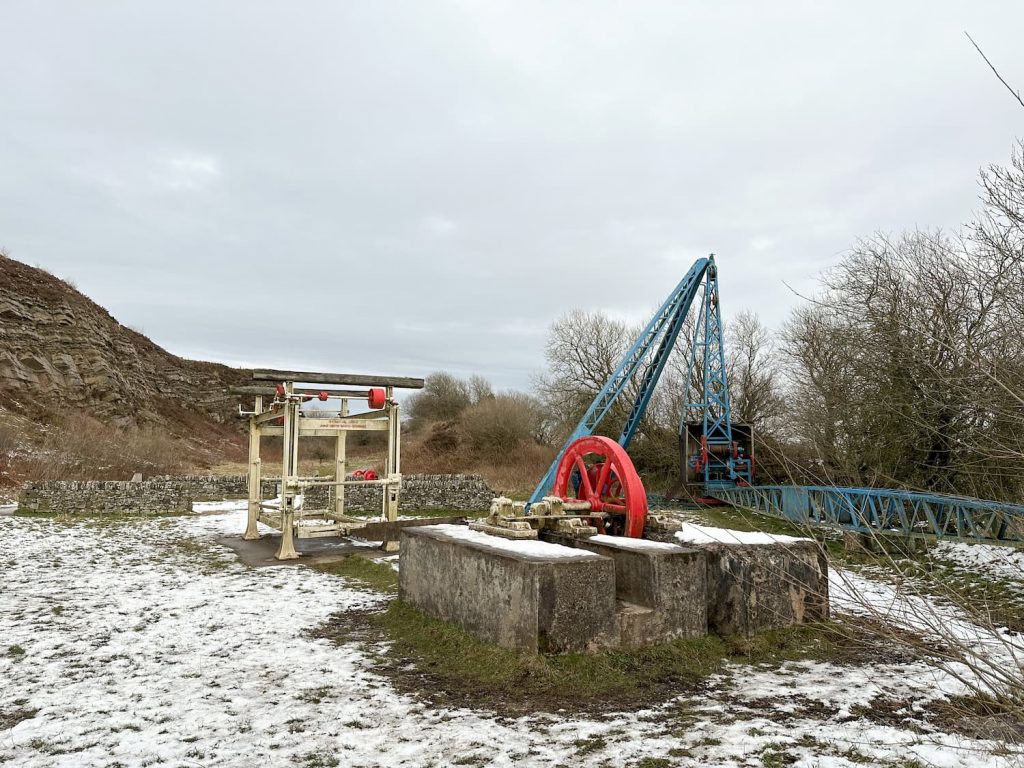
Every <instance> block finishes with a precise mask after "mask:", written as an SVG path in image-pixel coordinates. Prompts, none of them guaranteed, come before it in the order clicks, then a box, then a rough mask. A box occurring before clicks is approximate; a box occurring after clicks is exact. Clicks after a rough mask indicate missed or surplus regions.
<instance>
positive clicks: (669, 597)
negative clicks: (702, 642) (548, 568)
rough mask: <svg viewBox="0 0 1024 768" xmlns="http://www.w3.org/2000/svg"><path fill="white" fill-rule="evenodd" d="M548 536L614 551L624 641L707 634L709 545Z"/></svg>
mask: <svg viewBox="0 0 1024 768" xmlns="http://www.w3.org/2000/svg"><path fill="white" fill-rule="evenodd" d="M543 537H544V539H545V540H546V541H551V542H557V543H560V544H564V545H566V546H571V547H577V548H580V549H586V550H587V551H590V552H594V553H596V554H599V555H603V556H604V557H609V558H611V560H612V562H614V563H615V597H616V598H617V599H618V600H619V601H620V606H619V622H620V632H621V642H622V645H623V646H625V647H639V646H644V645H652V644H655V643H664V642H668V641H670V640H674V639H676V638H680V637H703V636H704V635H706V634H707V631H708V622H707V610H708V609H707V606H708V600H707V565H706V556H705V553H704V551H703V550H701V549H698V548H696V547H688V546H680V545H676V544H673V543H662V542H657V541H648V540H646V539H628V538H621V537H618V536H591V537H589V538H585V537H583V538H574V537H569V536H560V535H558V534H553V533H550V532H544V534H543ZM640 609H645V610H640Z"/></svg>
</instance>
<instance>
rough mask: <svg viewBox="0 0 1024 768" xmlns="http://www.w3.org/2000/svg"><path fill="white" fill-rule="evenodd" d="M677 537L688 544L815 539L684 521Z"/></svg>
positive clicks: (756, 542) (764, 542)
mask: <svg viewBox="0 0 1024 768" xmlns="http://www.w3.org/2000/svg"><path fill="white" fill-rule="evenodd" d="M676 538H677V539H679V540H680V541H685V542H687V543H688V544H787V543H792V542H797V541H813V539H804V538H799V537H796V536H782V535H780V534H775V533H764V532H762V531H733V530H730V529H729V528H712V527H710V526H705V525H694V524H693V523H683V527H682V530H679V531H676Z"/></svg>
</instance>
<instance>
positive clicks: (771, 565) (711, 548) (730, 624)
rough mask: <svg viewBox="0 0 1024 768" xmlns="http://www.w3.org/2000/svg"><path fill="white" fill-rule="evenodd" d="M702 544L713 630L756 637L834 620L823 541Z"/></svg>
mask: <svg viewBox="0 0 1024 768" xmlns="http://www.w3.org/2000/svg"><path fill="white" fill-rule="evenodd" d="M700 546H701V547H702V548H703V549H704V550H705V552H706V553H707V584H708V627H709V629H711V630H712V631H713V632H715V633H717V634H719V635H753V634H756V633H757V632H763V631H765V630H769V629H778V628H781V627H788V626H792V625H794V624H802V623H804V622H807V621H817V620H822V619H827V618H828V615H829V608H828V561H827V560H826V558H825V554H824V552H822V551H821V548H820V547H819V546H818V544H817V543H815V542H813V541H795V542H785V543H772V544H703V545H700Z"/></svg>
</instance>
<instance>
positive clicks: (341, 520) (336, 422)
mask: <svg viewBox="0 0 1024 768" xmlns="http://www.w3.org/2000/svg"><path fill="white" fill-rule="evenodd" d="M253 379H254V380H256V381H262V382H273V383H274V386H270V387H266V386H263V387H260V386H256V387H246V388H242V389H238V390H235V391H236V392H238V393H239V394H252V395H255V396H256V397H255V406H254V408H253V410H252V411H249V412H245V413H241V412H240V413H241V415H247V416H249V473H248V475H249V477H248V481H249V516H248V524H247V527H246V530H245V534H244V536H243V538H245V539H250V540H251V539H258V538H260V533H259V530H258V528H257V525H256V523H257V522H261V523H263V524H264V525H267V526H269V527H271V528H274V529H276V530H279V531H280V532H281V543H280V547H279V549H278V551H277V554H276V555H275V557H276V558H277V559H278V560H291V559H294V558H297V557H298V556H299V555H298V553H297V552H296V551H295V545H294V539H296V538H316V537H325V536H326V537H330V536H344V535H347V534H348V533H350V532H351V531H352V530H355V529H358V528H362V527H365V526H366V525H367V523H368V522H370V521H369V520H368V519H367V518H365V517H353V516H351V515H347V514H346V513H345V488H346V486H353V485H359V486H367V485H378V486H380V488H381V493H382V501H381V517H380V519H381V520H386V521H388V522H395V521H396V520H397V518H398V496H399V492H400V491H401V487H402V474H401V461H400V456H401V419H400V418H399V410H398V402H397V401H396V400H395V398H394V389H395V387H402V388H409V389H421V388H422V387H423V384H424V382H423V379H412V378H404V377H395V376H362V375H358V374H337V373H315V372H308V371H306V372H302V371H254V372H253ZM296 382H306V383H310V384H311V383H316V384H317V385H318V386H319V385H327V386H332V387H333V386H337V385H342V386H344V385H355V386H366V385H369V389H359V390H350V389H301V388H299V387H297V386H296ZM373 385H379V386H373ZM264 398H269V399H270V400H269V402H268V403H264ZM352 400H362V401H365V402H366V404H367V406H368V408H369V410H367V411H366V412H364V413H358V414H350V413H349V403H350V401H352ZM313 401H319V402H321V403H323V404H324V405H323V406H322V407H319V408H317V409H315V410H308V411H306V412H304V411H303V409H302V405H303V404H304V403H309V402H313ZM331 402H333V403H337V404H338V405H330V404H329V403H331ZM353 431H381V432H385V433H386V434H387V457H386V459H385V464H384V471H383V472H382V473H381V476H380V477H377V476H376V473H373V472H370V473H358V474H359V477H358V478H356V479H349V478H348V473H347V459H346V437H347V434H348V433H349V432H353ZM275 436H276V437H281V438H282V443H281V476H280V477H277V478H265V477H263V473H262V462H261V460H260V442H261V439H262V438H264V437H275ZM303 437H321V438H324V437H326V438H331V439H332V440H333V442H334V469H335V472H334V476H333V477H303V476H302V475H301V474H300V473H299V440H300V439H301V438H303ZM264 480H273V481H276V482H277V483H278V485H279V489H280V490H279V495H278V497H277V498H276V499H275V500H273V501H267V500H265V499H264V498H263V494H262V484H263V481H264ZM317 486H327V487H329V488H330V489H333V492H332V493H330V494H329V496H330V501H329V504H328V507H327V508H326V509H311V508H310V507H309V506H308V505H306V504H304V503H303V501H304V495H305V494H304V491H307V490H309V489H312V488H314V487H317ZM384 545H385V548H389V549H393V548H395V547H397V542H384Z"/></svg>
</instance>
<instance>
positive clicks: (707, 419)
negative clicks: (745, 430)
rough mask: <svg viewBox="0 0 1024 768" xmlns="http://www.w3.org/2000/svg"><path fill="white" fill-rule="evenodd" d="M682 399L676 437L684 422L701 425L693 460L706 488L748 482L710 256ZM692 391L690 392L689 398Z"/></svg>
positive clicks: (683, 430) (748, 470) (683, 431)
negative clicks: (736, 428)
mask: <svg viewBox="0 0 1024 768" xmlns="http://www.w3.org/2000/svg"><path fill="white" fill-rule="evenodd" d="M686 381H687V396H686V403H685V405H684V407H683V411H682V414H681V415H680V418H679V435H680V438H681V439H682V438H684V436H685V434H686V423H687V421H688V420H693V421H698V420H699V421H701V422H702V427H703V428H702V432H701V435H702V437H701V443H702V444H701V450H700V453H699V454H698V455H697V456H695V457H694V459H695V461H696V462H697V465H696V467H695V468H696V470H697V474H698V475H703V478H704V486H705V488H707V489H712V488H719V487H726V488H728V487H732V486H733V485H735V484H736V483H737V482H746V483H748V484H749V483H750V482H751V472H752V463H751V461H750V459H749V457H742V456H740V455H738V452H737V450H736V447H735V444H734V442H733V436H732V409H731V408H730V406H729V381H728V378H727V376H726V369H725V344H724V341H723V333H722V308H721V303H720V301H719V292H718V268H717V267H716V266H715V263H714V257H713V256H712V260H711V264H709V265H708V270H707V280H706V281H705V283H704V297H703V299H702V300H701V307H700V314H699V315H698V316H697V328H696V333H695V335H694V340H693V344H692V345H691V346H690V364H689V368H688V371H687V376H686ZM691 393H695V396H694V397H693V398H691V397H690V394H691Z"/></svg>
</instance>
